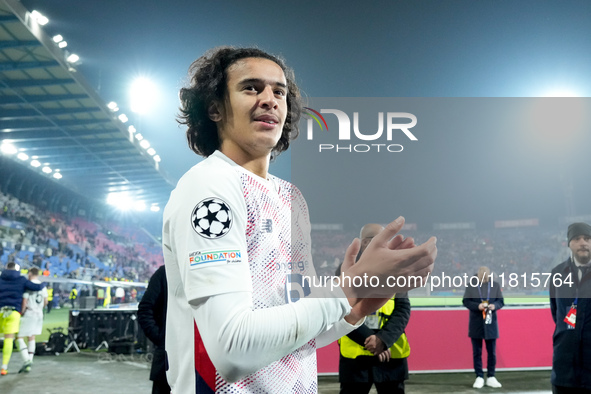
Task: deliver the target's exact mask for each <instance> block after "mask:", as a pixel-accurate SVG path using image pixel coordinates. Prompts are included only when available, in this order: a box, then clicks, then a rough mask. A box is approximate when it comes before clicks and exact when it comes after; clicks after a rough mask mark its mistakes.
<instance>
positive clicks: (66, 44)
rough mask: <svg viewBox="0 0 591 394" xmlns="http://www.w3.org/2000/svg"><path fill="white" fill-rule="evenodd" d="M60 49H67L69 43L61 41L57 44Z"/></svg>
mask: <svg viewBox="0 0 591 394" xmlns="http://www.w3.org/2000/svg"><path fill="white" fill-rule="evenodd" d="M57 46H58V47H60V48H62V49H64V48H65V47H67V46H68V42H67V41H61V42H60V43H59V44H57Z"/></svg>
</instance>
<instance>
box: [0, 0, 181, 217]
mask: <svg viewBox="0 0 591 394" xmlns="http://www.w3.org/2000/svg"><path fill="white" fill-rule="evenodd" d="M39 18H40V17H39V15H35V14H34V12H31V11H29V10H27V9H25V8H24V7H23V6H22V5H21V3H20V2H19V1H17V0H0V143H2V146H3V148H2V150H3V152H2V154H3V155H6V156H10V157H11V158H12V159H13V160H15V161H17V162H21V163H23V164H27V163H32V162H33V160H37V161H38V163H35V164H39V166H38V167H37V168H35V167H34V166H33V165H28V167H29V168H30V170H31V171H35V172H41V171H43V168H44V167H48V168H49V169H51V172H49V169H45V171H44V172H46V173H47V176H48V177H54V176H56V175H55V174H56V172H59V174H61V179H55V178H52V179H53V180H55V181H56V182H58V183H60V184H63V185H64V186H65V187H67V188H68V189H71V190H73V191H76V192H77V193H79V194H82V195H84V196H86V197H88V198H90V199H93V200H99V201H101V202H104V201H106V198H107V196H108V194H109V193H119V192H123V193H125V194H127V195H128V197H129V198H131V199H132V200H134V201H138V202H139V201H142V202H144V203H145V204H146V205H148V206H150V205H152V204H160V205H161V206H163V205H164V204H165V203H166V201H167V200H168V197H169V194H170V191H171V190H172V185H173V183H172V182H171V181H170V180H168V179H167V177H166V176H165V174H164V173H163V172H162V171H161V170H160V169H159V165H158V161H156V160H159V156H157V154H156V153H155V152H154V151H153V150H150V149H146V148H144V147H142V146H140V140H139V139H138V137H137V134H138V133H137V132H135V131H134V129H133V126H131V127H130V124H129V122H127V123H125V122H123V121H122V120H120V118H119V116H120V115H121V114H120V112H115V111H112V110H111V109H109V107H108V106H107V104H106V103H105V102H104V100H102V99H101V98H100V97H99V95H98V94H97V93H96V92H95V90H94V89H93V88H92V87H90V85H89V84H88V83H87V82H86V81H85V79H84V78H83V77H82V75H80V74H79V73H78V72H77V70H76V67H77V66H76V61H73V60H72V59H71V58H68V57H69V56H70V55H71V54H70V53H69V52H68V51H67V49H65V48H64V49H62V48H60V47H59V46H58V43H56V42H55V41H56V40H57V39H56V40H54V39H53V38H52V37H50V36H49V35H47V34H46V33H45V32H44V31H43V28H42V25H41V24H40V22H41V23H42V22H43V21H42V20H40V19H39ZM130 129H131V130H130ZM140 138H141V136H140ZM12 147H14V148H16V149H13V148H12ZM150 153H151V154H150ZM17 156H20V158H18V157H17ZM155 159H156V160H155ZM57 177H58V178H59V175H57Z"/></svg>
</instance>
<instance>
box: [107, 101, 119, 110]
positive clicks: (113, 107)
mask: <svg viewBox="0 0 591 394" xmlns="http://www.w3.org/2000/svg"><path fill="white" fill-rule="evenodd" d="M107 108H109V109H110V110H111V111H113V112H117V111H119V107H118V106H117V103H116V102H114V101H111V102H110V103H109V104H107Z"/></svg>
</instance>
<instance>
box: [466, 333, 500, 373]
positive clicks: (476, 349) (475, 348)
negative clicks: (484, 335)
mask: <svg viewBox="0 0 591 394" xmlns="http://www.w3.org/2000/svg"><path fill="white" fill-rule="evenodd" d="M482 341H484V342H485V343H486V353H487V355H488V360H487V366H486V369H487V375H488V376H489V377H492V376H495V367H496V365H497V353H496V347H497V340H496V339H480V338H479V339H474V338H472V357H473V358H474V372H476V376H479V377H481V378H484V372H482Z"/></svg>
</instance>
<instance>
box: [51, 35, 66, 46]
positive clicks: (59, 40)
mask: <svg viewBox="0 0 591 394" xmlns="http://www.w3.org/2000/svg"><path fill="white" fill-rule="evenodd" d="M63 40H64V37H63V36H62V35H61V34H58V35H56V36H53V42H55V43H56V44H57V43H58V42H62V41H63Z"/></svg>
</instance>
